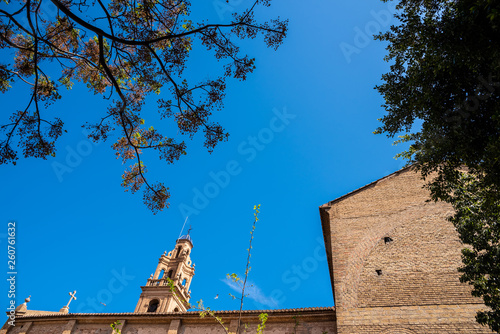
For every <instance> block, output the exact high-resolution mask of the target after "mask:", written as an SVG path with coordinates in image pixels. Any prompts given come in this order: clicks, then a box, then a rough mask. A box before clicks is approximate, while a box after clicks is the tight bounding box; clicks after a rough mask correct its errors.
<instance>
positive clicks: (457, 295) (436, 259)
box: [321, 169, 491, 334]
mask: <svg viewBox="0 0 500 334" xmlns="http://www.w3.org/2000/svg"><path fill="white" fill-rule="evenodd" d="M423 185H424V181H423V180H421V179H420V176H419V174H417V173H415V172H414V171H412V170H410V169H404V170H402V171H400V172H397V173H394V174H391V175H390V176H388V177H385V178H383V179H381V180H379V181H376V182H374V183H372V184H370V185H368V186H365V187H363V188H361V189H359V190H357V191H354V192H352V193H350V194H347V195H346V196H343V197H341V198H339V199H337V200H335V201H333V202H330V203H328V204H325V205H324V206H322V207H321V211H322V223H323V231H324V233H325V234H328V235H325V238H331V242H330V243H329V244H330V245H328V243H327V247H330V248H329V249H328V253H329V257H330V259H329V261H330V263H329V265H330V271H331V274H332V275H333V286H334V298H335V306H336V309H337V322H338V333H339V334H346V333H357V334H358V333H391V334H392V333H394V334H396V333H401V334H403V333H464V334H465V333H491V332H490V331H488V330H487V329H486V328H485V327H482V326H480V325H478V324H477V323H476V322H475V320H474V316H475V313H476V312H477V310H478V309H479V308H482V307H484V305H482V304H481V300H480V299H477V298H473V297H471V295H470V287H469V286H468V285H466V284H462V283H460V282H459V279H458V277H459V273H458V272H457V268H458V267H459V266H460V264H461V260H460V250H461V248H463V246H462V245H461V243H460V241H459V240H458V236H457V234H456V231H455V229H454V227H453V225H452V224H451V223H449V222H448V221H447V220H446V217H448V216H449V215H450V214H451V213H452V209H451V207H450V206H449V205H447V204H445V203H434V202H429V201H428V199H429V193H428V191H427V190H426V189H424V188H422V186H423ZM325 225H328V226H326V227H325ZM380 312H382V313H380ZM436 314H437V315H438V318H437V319H438V320H436V318H435V317H436ZM426 324H428V325H426ZM431 324H432V325H431ZM405 331H407V332H405Z"/></svg>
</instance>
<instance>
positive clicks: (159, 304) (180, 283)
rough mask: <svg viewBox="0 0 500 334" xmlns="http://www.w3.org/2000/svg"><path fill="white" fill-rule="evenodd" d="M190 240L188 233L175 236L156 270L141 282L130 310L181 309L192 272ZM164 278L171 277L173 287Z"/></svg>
mask: <svg viewBox="0 0 500 334" xmlns="http://www.w3.org/2000/svg"><path fill="white" fill-rule="evenodd" d="M192 248H193V242H192V240H191V237H190V236H189V234H187V235H183V236H181V237H180V238H179V239H177V242H176V244H175V248H174V249H173V250H172V251H170V252H169V253H168V254H166V253H167V252H165V253H164V254H163V255H162V256H161V257H160V260H159V262H158V266H157V267H156V271H155V273H154V274H153V275H151V277H150V278H149V279H148V281H147V283H146V286H141V289H142V293H141V296H140V297H139V301H138V302H137V306H136V307H135V311H134V313H145V312H154V313H166V312H185V311H186V310H187V309H188V308H190V307H189V305H188V302H189V298H190V297H191V291H190V290H189V285H190V284H191V280H192V278H193V276H194V263H192V262H191V257H190V254H191V249H192ZM167 278H169V279H171V280H172V281H173V285H174V289H173V290H174V291H172V289H171V287H170V286H169V285H168V280H167Z"/></svg>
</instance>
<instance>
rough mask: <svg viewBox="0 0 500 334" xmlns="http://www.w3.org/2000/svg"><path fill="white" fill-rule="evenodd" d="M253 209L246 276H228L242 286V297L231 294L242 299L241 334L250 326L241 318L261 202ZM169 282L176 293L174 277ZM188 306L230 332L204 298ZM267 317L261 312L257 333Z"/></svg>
mask: <svg viewBox="0 0 500 334" xmlns="http://www.w3.org/2000/svg"><path fill="white" fill-rule="evenodd" d="M253 210H254V214H253V215H254V220H253V224H252V230H251V231H250V243H249V246H248V248H247V252H248V255H247V262H246V267H245V275H244V278H243V279H241V278H239V277H238V275H237V274H235V273H232V274H227V278H228V279H230V280H232V281H233V282H235V283H236V284H238V285H239V286H240V288H241V296H240V297H237V296H234V295H233V294H231V293H230V294H229V295H230V296H231V297H232V298H233V299H238V300H239V301H240V310H239V314H238V324H237V326H238V327H237V330H236V333H237V334H240V333H242V327H244V329H245V331H246V329H247V328H248V325H247V324H245V325H244V326H242V324H241V318H242V314H243V301H244V299H245V297H247V296H248V293H245V288H246V286H247V280H248V274H249V273H250V270H251V267H250V257H251V256H252V241H253V237H254V232H255V228H256V225H257V222H258V221H259V213H260V204H258V205H255V206H254V207H253ZM167 284H168V286H169V288H170V291H172V293H173V294H174V295H175V294H176V292H175V283H174V281H173V280H172V279H170V278H168V277H167ZM186 304H187V305H186V306H188V308H194V309H195V310H197V311H198V312H199V314H200V317H201V318H204V317H206V316H210V317H212V318H214V319H215V321H217V323H218V324H219V325H220V327H221V328H222V329H224V332H225V333H227V334H229V329H228V328H227V327H226V325H225V324H224V321H223V320H222V318H221V317H219V316H218V315H217V313H216V312H215V311H213V310H211V309H210V307H206V306H205V305H204V304H203V300H201V299H200V300H199V301H197V302H196V306H194V305H192V304H189V303H187V302H186ZM267 319H268V314H267V313H261V314H260V315H259V321H260V323H259V324H257V332H256V333H257V334H263V333H264V329H265V328H266V322H267Z"/></svg>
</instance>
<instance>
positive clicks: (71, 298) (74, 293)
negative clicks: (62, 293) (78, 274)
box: [66, 290, 76, 308]
mask: <svg viewBox="0 0 500 334" xmlns="http://www.w3.org/2000/svg"><path fill="white" fill-rule="evenodd" d="M69 295H70V296H71V297H69V302H68V304H66V307H67V308H69V303H71V301H72V300H73V299H74V300H76V297H75V295H76V290H75V291H73V293H71V292H70V293H69Z"/></svg>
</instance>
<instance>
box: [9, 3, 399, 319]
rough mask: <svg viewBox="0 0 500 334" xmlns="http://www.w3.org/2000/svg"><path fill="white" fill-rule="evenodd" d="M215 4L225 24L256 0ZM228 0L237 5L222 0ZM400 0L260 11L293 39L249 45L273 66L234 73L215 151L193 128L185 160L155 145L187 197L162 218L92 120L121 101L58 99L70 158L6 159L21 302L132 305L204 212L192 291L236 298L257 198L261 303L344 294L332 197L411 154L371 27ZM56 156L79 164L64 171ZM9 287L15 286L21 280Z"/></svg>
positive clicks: (321, 301) (179, 194)
mask: <svg viewBox="0 0 500 334" xmlns="http://www.w3.org/2000/svg"><path fill="white" fill-rule="evenodd" d="M199 2H201V4H196V2H195V4H194V5H193V12H194V15H201V13H202V14H203V15H205V16H206V17H207V18H208V19H209V20H211V21H218V22H227V21H228V20H229V18H230V11H231V10H233V9H234V10H242V9H243V8H244V6H246V5H248V4H249V3H250V1H248V0H232V1H230V2H229V5H227V4H226V2H225V1H224V0H215V1H199ZM224 4H226V6H229V7H225V8H222V9H221V8H220V7H218V6H217V5H224ZM3 5H5V4H3ZM197 6H201V7H197ZM388 8H389V7H388V5H387V4H385V3H383V2H381V1H375V0H371V1H335V2H334V1H285V0H276V1H273V4H272V6H271V7H270V8H268V9H267V11H265V10H264V11H263V10H260V11H259V12H258V13H260V14H259V15H262V17H273V16H276V15H280V16H281V17H282V18H289V20H290V26H289V36H288V38H287V39H286V40H285V43H284V44H283V45H282V47H280V48H279V50H278V51H277V52H275V51H273V50H269V49H267V48H265V47H264V43H263V42H262V40H256V41H251V42H248V43H245V44H244V47H245V48H246V50H247V53H248V54H249V55H251V56H254V57H256V58H257V62H256V65H257V69H256V71H255V73H253V74H252V75H250V77H249V78H248V80H247V81H245V82H238V81H230V82H229V85H228V91H227V98H226V100H225V108H224V109H223V111H222V112H220V113H218V114H216V115H215V116H214V117H215V119H217V120H219V121H220V123H221V124H222V125H223V126H224V127H225V128H226V129H228V131H229V132H230V134H231V136H230V140H229V141H228V142H225V143H221V144H220V145H219V146H218V147H217V148H216V149H215V151H214V152H213V153H212V154H208V153H207V152H206V151H205V150H204V149H203V147H202V138H200V137H195V138H194V139H193V140H192V141H191V140H189V138H186V140H187V141H188V154H187V156H184V157H183V158H182V159H181V160H180V161H179V162H177V163H176V164H175V165H172V166H169V165H164V164H162V163H161V162H159V161H158V160H157V159H156V158H155V157H154V156H149V157H147V160H146V163H147V165H148V167H149V170H150V173H149V177H150V178H151V179H155V180H160V181H163V182H164V183H165V184H166V185H167V186H168V187H170V191H171V194H172V198H171V201H170V208H169V209H167V210H165V211H163V212H161V213H159V214H157V215H156V216H155V215H153V214H151V213H150V211H148V210H147V208H146V207H145V206H144V205H143V203H142V194H140V193H138V194H135V195H132V194H130V193H126V192H124V191H123V188H121V187H120V182H121V173H122V171H123V168H124V166H122V165H121V161H120V160H116V159H115V157H114V153H113V151H112V150H111V148H110V146H111V144H112V141H109V142H106V143H101V144H100V145H94V144H91V143H90V142H89V141H88V140H87V139H86V137H85V136H84V135H83V134H82V132H81V128H80V125H81V124H83V122H84V121H85V120H86V119H87V118H88V117H91V118H93V119H96V118H97V117H98V115H99V112H101V111H102V110H104V108H105V107H106V102H105V101H103V100H102V99H101V98H99V97H97V96H93V95H92V94H90V93H88V92H87V91H86V88H85V87H83V88H75V89H74V90H73V91H70V92H67V93H65V94H64V96H63V99H62V101H60V102H58V103H56V104H55V105H54V106H53V107H52V108H51V110H50V111H49V112H50V113H51V114H53V115H57V116H60V117H61V118H63V120H64V121H65V122H66V126H67V129H68V130H69V132H68V133H67V134H66V135H65V136H64V137H63V138H62V139H61V140H60V142H59V144H58V153H57V156H56V157H55V158H53V159H50V160H47V161H43V160H35V159H22V160H20V161H19V162H18V164H17V166H2V172H3V173H2V174H3V181H2V191H1V192H0V203H1V211H0V221H1V222H2V226H3V227H2V230H0V245H1V248H2V249H3V252H5V253H4V254H6V232H7V223H8V222H9V221H16V223H17V244H16V246H17V271H18V276H17V291H16V292H17V296H18V298H17V300H18V303H21V302H22V301H23V300H24V298H26V297H27V296H28V295H31V303H30V304H29V305H28V307H29V308H30V309H37V310H52V311H57V310H59V309H60V308H61V307H62V306H64V305H65V304H66V303H67V301H68V298H69V296H68V292H69V291H73V290H77V298H78V299H77V300H76V301H74V302H72V304H71V307H70V311H71V312H132V311H133V310H134V308H135V305H136V303H137V300H138V298H139V295H140V292H141V290H140V286H141V285H144V284H145V283H146V280H147V278H148V277H149V275H150V274H151V273H152V272H154V270H155V268H156V265H157V263H158V258H159V257H160V255H161V254H162V253H163V252H164V251H165V250H167V251H169V250H171V249H173V247H174V245H175V240H176V238H177V237H178V236H179V233H180V231H181V227H182V225H183V223H184V219H185V215H186V212H188V211H189V220H188V223H187V226H186V229H185V230H187V227H188V226H189V225H191V226H192V228H193V230H192V232H191V236H192V238H193V241H194V249H193V251H192V259H193V261H194V263H195V264H196V274H195V277H194V279H193V282H192V285H191V290H192V299H191V301H193V302H194V301H196V300H199V299H203V300H204V302H205V305H206V306H210V307H212V308H213V309H236V308H238V306H239V305H238V303H237V302H236V301H233V300H231V299H230V297H229V296H228V293H230V292H231V293H234V291H232V290H231V288H230V287H229V286H228V284H227V281H226V280H225V275H226V274H227V273H232V272H236V273H239V274H243V271H244V267H245V261H246V248H247V247H248V239H249V236H250V234H249V232H250V228H251V224H252V208H253V206H254V205H255V204H261V215H260V221H259V223H258V226H257V229H256V231H255V239H254V249H253V254H252V259H251V261H252V263H251V266H252V270H251V272H250V281H251V282H252V283H253V284H254V290H253V291H252V294H251V295H250V297H249V299H247V301H246V304H245V308H248V309H267V308H297V307H313V306H332V305H333V304H334V302H333V297H332V291H331V284H330V276H329V273H328V265H327V262H326V258H325V251H324V246H323V240H322V231H321V224H320V218H319V211H318V207H319V206H320V205H322V204H324V203H326V202H328V201H331V200H333V199H335V198H337V197H339V196H341V195H343V194H345V193H347V192H349V191H352V190H354V189H356V188H359V187H361V186H363V185H365V184H367V183H369V182H371V181H374V180H376V179H378V178H381V177H383V176H385V175H387V174H389V173H391V172H394V171H396V170H398V169H399V168H401V167H402V166H403V163H402V162H400V161H396V160H394V159H393V157H394V155H395V154H396V153H397V152H398V151H399V150H401V148H400V147H393V146H391V143H392V140H391V139H387V138H385V137H384V136H380V135H379V136H375V135H373V134H372V132H373V131H374V130H375V129H376V127H377V126H378V125H379V123H378V121H377V119H378V118H380V117H382V115H383V113H384V111H383V109H382V108H381V107H380V106H381V104H382V103H383V100H382V98H381V97H380V96H379V95H378V93H377V92H376V90H374V86H375V85H376V84H378V83H379V82H380V77H381V75H382V74H383V73H385V72H387V70H388V64H387V63H385V62H384V61H383V56H384V54H385V50H384V45H383V44H382V43H380V42H378V41H374V40H372V39H371V38H370V39H367V38H366V37H365V36H366V34H367V33H373V32H375V30H377V29H384V30H385V29H386V28H388V27H389V25H390V24H391V23H392V24H394V23H396V22H395V21H394V19H391V18H388V17H387V16H386V15H384V14H387V12H388ZM197 51H198V50H196V49H195V50H194V53H193V57H192V61H191V64H190V71H189V72H188V74H189V76H190V77H192V78H195V77H198V78H202V79H203V78H205V77H207V76H209V75H210V73H211V72H212V67H213V66H214V65H216V63H215V62H214V61H213V60H212V58H211V56H210V55H209V54H208V55H207V54H206V53H204V52H200V53H199V54H198V53H197ZM21 88H22V87H21V85H16V87H15V90H14V91H13V93H12V94H11V95H9V94H5V95H1V96H0V99H1V105H2V110H3V112H2V115H1V116H0V117H1V121H2V122H4V121H5V117H6V115H8V114H10V112H11V111H14V108H20V107H21V106H22V105H24V104H23V103H24V100H23V99H26V96H27V94H26V92H24V91H22V89H21ZM149 106H151V107H150V108H149V109H150V110H149V111H147V112H146V113H145V115H144V116H145V117H144V118H146V122H151V124H154V125H155V127H157V128H161V127H162V125H158V124H156V123H154V122H155V121H154V119H155V116H154V112H155V110H154V106H155V103H154V101H153V100H151V101H150V103H149V104H148V105H147V107H149ZM146 109H148V108H146ZM148 117H149V118H148ZM147 124H148V123H147ZM75 152H76V153H75ZM76 155H77V156H76ZM55 163H58V164H63V165H66V166H68V167H69V168H70V169H71V172H69V171H67V172H66V173H63V174H61V173H59V175H58V174H57V173H56V172H55V170H54V166H55ZM228 169H229V171H230V172H231V173H232V174H227V173H228ZM228 175H229V177H228ZM224 176H225V177H224ZM214 178H218V183H217V182H215V181H214ZM199 193H201V194H203V197H206V198H205V200H203V198H201V196H200V195H199ZM197 194H198V195H197ZM2 258H3V259H5V260H4V262H5V263H4V264H2V267H3V268H4V270H5V271H6V269H5V268H6V262H7V260H6V256H5V255H4V256H2ZM1 289H2V290H1V292H0V293H1V294H2V296H6V294H7V290H8V289H7V285H6V281H5V280H2V285H1ZM217 294H218V295H219V298H218V299H214V297H215V296H216V295H217ZM2 300H4V304H5V306H6V305H7V304H6V301H5V300H6V298H5V299H2ZM100 302H103V303H105V304H106V305H107V306H105V307H104V306H103V305H102V304H100Z"/></svg>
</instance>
